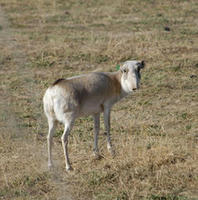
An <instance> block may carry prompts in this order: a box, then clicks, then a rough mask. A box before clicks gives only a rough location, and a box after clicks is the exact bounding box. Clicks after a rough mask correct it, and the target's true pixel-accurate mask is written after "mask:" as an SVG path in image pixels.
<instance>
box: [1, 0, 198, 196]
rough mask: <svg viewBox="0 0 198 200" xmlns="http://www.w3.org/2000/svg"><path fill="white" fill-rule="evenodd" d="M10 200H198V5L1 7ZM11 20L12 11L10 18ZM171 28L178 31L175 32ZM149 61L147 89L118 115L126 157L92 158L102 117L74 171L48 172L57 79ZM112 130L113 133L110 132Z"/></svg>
mask: <svg viewBox="0 0 198 200" xmlns="http://www.w3.org/2000/svg"><path fill="white" fill-rule="evenodd" d="M0 5H1V7H2V10H3V11H4V13H3V14H0V38H1V41H0V48H1V49H2V50H1V51H0V68H1V71H0V79H1V88H0V94H1V100H0V102H1V104H0V110H1V121H0V125H1V130H0V157H1V159H0V199H97V200H99V199H106V200H109V199H117V200H128V199H130V200H136V199H137V200H139V199H145V200H146V199H150V200H172V199H174V200H192V199H194V200H195V199H198V192H197V188H198V167H197V164H198V150H197V142H198V56H197V53H198V47H197V44H198V26H197V23H198V21H197V17H198V14H197V10H198V3H197V1H196V0H190V1H185V0H176V1H170V0H167V1H156V0H141V1H138V0H134V1H132V0H131V1H130V0H122V1H119V0H115V1H112V0H106V1H104V0H100V1H92V0H89V1H81V0H80V1H74V0H70V1H64V0H43V1H41V0H35V1H26V0H21V1H17V0H1V3H0ZM1 13H2V12H1ZM168 28H169V29H170V30H168ZM127 59H144V60H145V61H146V63H147V66H146V68H145V70H144V71H143V74H142V88H141V90H140V91H138V92H137V93H136V94H135V95H134V96H131V97H128V98H126V99H125V100H123V101H122V102H121V103H119V104H118V105H116V106H115V107H114V108H113V112H112V128H111V129H112V130H111V131H112V135H113V141H114V145H115V147H116V157H115V158H114V159H113V158H111V157H110V155H109V154H108V152H107V150H106V142H105V136H104V135H103V134H102V131H101V136H100V149H101V154H102V155H103V157H104V158H103V159H101V160H94V158H92V157H91V155H92V147H93V134H92V126H93V125H92V119H91V118H90V117H88V118H81V119H78V120H77V122H76V126H75V127H74V129H73V131H72V134H71V136H70V143H69V151H70V157H71V161H72V165H73V167H74V169H75V170H74V171H73V172H72V173H70V174H68V173H66V172H65V171H64V159H63V153H62V148H61V144H60V134H61V131H62V127H61V126H60V127H59V128H58V130H57V133H56V136H55V137H54V149H53V150H54V151H53V154H54V158H55V164H56V167H55V169H54V170H53V171H48V169H47V152H46V139H45V138H46V132H47V123H46V119H45V118H44V116H43V109H42V96H43V93H44V91H45V89H46V88H47V86H49V85H50V84H51V83H52V82H53V81H54V80H55V79H56V78H60V77H69V76H72V75H76V74H81V73H86V72H89V71H94V70H98V71H115V70H116V65H117V64H118V63H121V62H123V61H125V60H127ZM102 128H103V125H102Z"/></svg>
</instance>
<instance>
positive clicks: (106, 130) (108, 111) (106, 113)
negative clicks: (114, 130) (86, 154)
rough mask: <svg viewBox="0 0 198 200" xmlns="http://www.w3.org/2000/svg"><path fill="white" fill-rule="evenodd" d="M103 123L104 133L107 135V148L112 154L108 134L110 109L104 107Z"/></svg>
mask: <svg viewBox="0 0 198 200" xmlns="http://www.w3.org/2000/svg"><path fill="white" fill-rule="evenodd" d="M104 125H105V133H106V135H107V149H108V151H109V152H110V153H111V155H112V156H114V154H115V151H114V150H113V147H112V144H111V135H110V109H109V108H106V109H105V110H104Z"/></svg>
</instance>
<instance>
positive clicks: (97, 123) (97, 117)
mask: <svg viewBox="0 0 198 200" xmlns="http://www.w3.org/2000/svg"><path fill="white" fill-rule="evenodd" d="M93 119H94V149H93V153H94V156H96V157H98V156H99V150H98V134H99V131H100V114H99V113H98V114H95V115H93Z"/></svg>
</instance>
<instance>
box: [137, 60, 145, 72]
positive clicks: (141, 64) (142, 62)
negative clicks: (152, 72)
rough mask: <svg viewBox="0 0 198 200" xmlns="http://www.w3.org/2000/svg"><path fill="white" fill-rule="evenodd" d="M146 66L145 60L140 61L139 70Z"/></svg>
mask: <svg viewBox="0 0 198 200" xmlns="http://www.w3.org/2000/svg"><path fill="white" fill-rule="evenodd" d="M144 66H145V62H144V61H141V62H139V63H138V70H141V69H143V68H144Z"/></svg>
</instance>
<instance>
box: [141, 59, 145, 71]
mask: <svg viewBox="0 0 198 200" xmlns="http://www.w3.org/2000/svg"><path fill="white" fill-rule="evenodd" d="M141 65H142V69H143V68H144V66H145V62H144V60H142V62H141Z"/></svg>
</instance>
